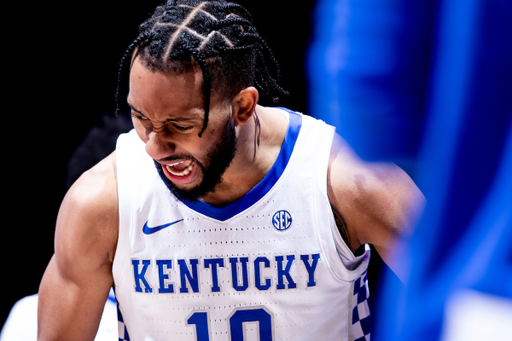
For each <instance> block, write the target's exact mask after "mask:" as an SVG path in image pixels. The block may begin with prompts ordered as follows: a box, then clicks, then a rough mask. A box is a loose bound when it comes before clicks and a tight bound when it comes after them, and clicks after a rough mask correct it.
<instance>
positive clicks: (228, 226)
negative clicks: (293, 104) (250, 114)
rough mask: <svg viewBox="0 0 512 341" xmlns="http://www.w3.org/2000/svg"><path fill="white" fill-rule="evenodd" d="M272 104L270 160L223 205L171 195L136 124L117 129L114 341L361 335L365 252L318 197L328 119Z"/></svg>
mask: <svg viewBox="0 0 512 341" xmlns="http://www.w3.org/2000/svg"><path fill="white" fill-rule="evenodd" d="M281 111H282V112H283V114H285V115H286V116H287V117H288V119H289V127H288V132H287V134H286V137H285V140H284V143H283V146H282V148H281V152H280V154H279V156H278V158H277V160H276V161H275V163H274V165H273V167H272V169H271V170H270V171H269V173H268V174H267V175H266V177H265V178H264V179H263V180H262V181H261V182H260V183H259V184H258V185H257V186H256V187H254V188H253V189H252V190H251V191H250V192H249V193H247V194H246V195H245V196H244V197H243V198H241V199H239V200H237V201H236V202H233V203H232V204H229V205H227V206H224V207H222V208H219V207H213V206H210V205H207V204H206V203H204V202H201V201H199V202H196V203H194V204H189V203H184V202H181V201H179V200H177V199H176V198H175V197H174V196H173V194H172V193H171V192H170V191H169V189H168V188H167V187H166V186H165V184H164V183H163V181H162V180H161V179H160V177H159V174H158V172H157V170H156V167H155V165H154V162H153V160H152V159H151V158H150V157H149V156H148V155H147V154H146V152H145V146H144V143H143V142H142V141H141V140H140V139H139V138H138V136H137V134H136V133H135V132H134V131H132V132H130V133H128V134H124V135H122V136H121V137H120V138H119V140H118V144H117V173H118V175H117V178H118V191H119V214H120V226H119V242H118V246H117V251H116V255H115V259H114V266H113V272H114V281H115V289H116V297H117V300H118V307H119V320H120V331H119V332H120V335H119V338H120V340H132V341H138V340H141V341H150V340H152V341H160V340H179V341H271V340H274V341H284V340H293V341H311V340H322V341H328V340H369V310H368V285H367V280H366V269H367V266H368V261H369V257H370V250H369V248H368V246H366V249H365V252H364V254H363V255H361V256H359V257H355V256H354V255H353V253H352V252H351V251H350V249H349V248H348V247H347V245H346V244H345V243H344V242H343V240H342V238H341V236H340V234H339V232H338V230H337V228H336V225H335V221H334V216H333V214H332V211H331V207H330V204H329V200H328V197H327V167H328V160H329V153H330V150H331V144H332V141H333V136H334V128H333V127H330V126H328V125H326V124H325V123H323V122H322V121H318V120H315V119H313V118H311V117H308V116H304V115H302V114H299V113H295V112H291V111H288V110H287V109H284V108H281ZM339 176H343V174H339Z"/></svg>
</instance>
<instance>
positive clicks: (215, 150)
mask: <svg viewBox="0 0 512 341" xmlns="http://www.w3.org/2000/svg"><path fill="white" fill-rule="evenodd" d="M236 144H237V136H236V132H235V127H234V126H233V124H232V123H231V121H230V120H229V119H228V120H227V122H226V124H225V126H224V129H223V131H222V135H221V136H220V138H219V140H218V141H217V143H216V144H215V145H214V146H213V147H212V148H211V149H210V150H209V151H208V153H207V155H206V162H205V163H204V164H203V163H200V162H199V161H198V160H197V159H195V158H193V160H194V161H195V163H196V166H197V167H199V169H201V173H202V175H203V178H202V180H201V182H200V183H199V184H198V185H197V186H195V187H193V188H191V189H187V190H185V189H180V188H178V187H177V186H176V185H175V184H174V183H173V182H172V181H171V180H169V178H167V176H165V173H164V171H163V169H162V165H161V164H160V163H158V162H156V161H154V162H155V165H156V168H157V170H158V174H159V175H160V178H161V179H162V181H163V182H164V183H165V185H166V186H167V188H169V190H170V191H171V192H172V194H174V196H175V197H176V198H178V199H179V200H181V201H184V202H188V203H193V202H196V201H198V200H199V199H200V198H202V197H204V196H205V195H207V194H208V193H213V192H215V187H217V185H218V184H220V183H221V182H222V175H223V174H224V172H225V171H226V169H227V168H228V167H229V165H230V164H231V161H233V158H234V157H235V154H236V152H237V148H236Z"/></svg>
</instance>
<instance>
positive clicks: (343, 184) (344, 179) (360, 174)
mask: <svg viewBox="0 0 512 341" xmlns="http://www.w3.org/2000/svg"><path fill="white" fill-rule="evenodd" d="M328 184H329V187H328V191H329V200H330V202H331V206H332V208H333V212H334V214H335V217H336V218H337V219H336V221H337V224H338V227H339V229H340V233H341V235H342V236H343V238H344V239H345V241H346V242H347V244H348V246H349V247H350V248H351V249H352V251H355V250H356V249H357V248H358V247H359V246H361V245H363V244H367V243H368V244H372V245H373V246H374V247H375V249H376V250H377V252H378V253H379V255H380V256H381V257H382V259H383V260H384V261H385V262H386V264H388V266H389V267H390V268H391V269H392V270H393V271H394V272H395V273H396V274H397V275H398V277H399V278H400V279H402V280H404V269H402V268H401V264H399V263H398V262H396V260H394V259H393V257H392V256H393V250H394V249H397V248H400V247H401V242H402V241H403V238H404V237H406V236H408V235H410V234H411V233H412V231H413V229H414V227H415V226H416V224H417V222H418V220H419V219H420V217H421V214H422V212H423V207H424V205H425V198H424V196H423V194H422V193H421V192H420V190H419V189H418V187H417V186H416V185H415V184H414V182H413V181H412V180H411V178H410V177H409V176H408V175H407V174H406V173H405V172H404V171H403V170H402V169H400V168H399V167H398V166H396V165H394V164H392V163H372V162H365V161H363V160H361V159H360V158H359V157H358V156H357V155H356V154H355V153H354V151H353V150H352V149H351V148H350V147H349V146H348V144H347V143H346V142H345V141H344V140H343V139H341V138H340V137H339V136H336V138H335V141H334V143H333V147H332V151H331V160H330V166H329V173H328Z"/></svg>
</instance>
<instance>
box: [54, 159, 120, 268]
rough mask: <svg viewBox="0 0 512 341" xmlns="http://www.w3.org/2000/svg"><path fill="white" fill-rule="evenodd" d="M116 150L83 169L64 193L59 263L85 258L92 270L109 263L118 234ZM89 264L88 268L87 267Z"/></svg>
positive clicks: (57, 243)
mask: <svg viewBox="0 0 512 341" xmlns="http://www.w3.org/2000/svg"><path fill="white" fill-rule="evenodd" d="M117 202H118V198H117V180H116V162H115V152H114V153H112V154H111V155H109V156H108V157H107V158H105V159H104V160H102V161H101V162H99V163H98V164H97V165H96V166H94V167H93V168H91V169H90V170H89V171H87V172H85V173H84V174H83V175H82V176H81V177H80V178H79V179H78V180H77V181H76V182H75V183H74V184H73V186H72V187H71V188H70V190H69V191H68V193H67V194H66V196H65V198H64V200H63V202H62V205H61V208H60V210H59V215H58V218H57V226H56V236H55V254H56V257H57V260H58V261H59V262H60V263H61V264H59V265H64V266H67V265H68V264H67V262H73V263H75V262H77V261H80V260H85V261H84V262H83V264H82V265H83V266H85V267H86V268H88V269H82V270H91V271H94V270H95V269H96V268H97V267H101V266H102V265H104V264H107V263H111V262H112V261H113V258H114V253H115V247H116V245H117V235H118V221H119V213H118V209H117V207H118V204H117ZM89 267H90V268H89Z"/></svg>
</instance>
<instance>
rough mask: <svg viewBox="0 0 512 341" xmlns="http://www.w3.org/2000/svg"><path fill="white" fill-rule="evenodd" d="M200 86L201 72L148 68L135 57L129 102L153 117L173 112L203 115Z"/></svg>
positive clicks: (131, 71)
mask: <svg viewBox="0 0 512 341" xmlns="http://www.w3.org/2000/svg"><path fill="white" fill-rule="evenodd" d="M202 87H203V78H202V74H201V72H200V71H195V72H194V71H189V72H185V73H182V74H177V75H174V74H166V73H163V72H159V71H151V70H149V69H148V68H146V67H145V66H144V65H143V64H142V63H141V62H140V61H139V58H136V59H135V60H134V61H133V65H132V68H131V70H130V92H129V95H128V102H129V103H130V105H132V106H133V107H136V108H137V109H138V110H140V111H141V112H142V113H143V114H144V115H147V116H149V115H151V116H156V117H154V118H155V119H158V117H159V116H162V115H165V116H169V115H172V114H173V113H176V114H178V113H179V114H183V112H190V113H194V112H196V113H198V112H200V113H202V114H204V100H203V94H202ZM201 116H202V115H201ZM166 118H168V117H166Z"/></svg>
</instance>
